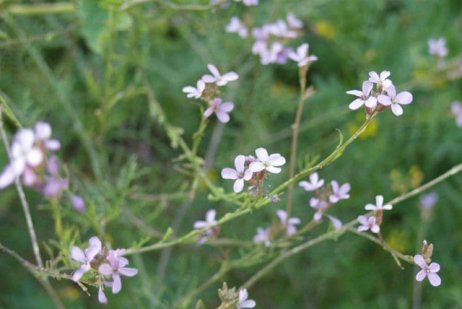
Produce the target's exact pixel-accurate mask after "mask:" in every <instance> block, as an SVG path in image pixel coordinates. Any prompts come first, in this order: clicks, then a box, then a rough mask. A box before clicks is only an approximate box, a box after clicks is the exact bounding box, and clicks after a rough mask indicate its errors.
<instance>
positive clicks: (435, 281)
mask: <svg viewBox="0 0 462 309" xmlns="http://www.w3.org/2000/svg"><path fill="white" fill-rule="evenodd" d="M427 277H428V281H430V284H431V285H433V286H440V285H441V278H440V276H438V274H435V273H428V274H427Z"/></svg>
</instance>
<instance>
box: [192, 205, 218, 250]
mask: <svg viewBox="0 0 462 309" xmlns="http://www.w3.org/2000/svg"><path fill="white" fill-rule="evenodd" d="M216 214H217V212H216V211H215V209H210V210H208V211H207V213H206V214H205V221H202V220H198V221H196V222H194V228H195V229H204V230H205V232H204V235H202V237H201V239H200V240H199V243H204V242H205V241H207V238H208V237H209V236H211V235H213V233H214V230H213V229H214V226H215V225H216V224H217V220H215V216H216Z"/></svg>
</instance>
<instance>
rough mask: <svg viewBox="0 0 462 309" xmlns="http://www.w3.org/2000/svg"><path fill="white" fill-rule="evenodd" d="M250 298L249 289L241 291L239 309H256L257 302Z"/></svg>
mask: <svg viewBox="0 0 462 309" xmlns="http://www.w3.org/2000/svg"><path fill="white" fill-rule="evenodd" d="M248 298H249V293H247V289H242V290H239V302H238V303H237V309H243V308H254V307H255V305H256V303H255V301H254V300H253V299H248Z"/></svg>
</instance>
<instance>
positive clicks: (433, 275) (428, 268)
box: [414, 254, 441, 286]
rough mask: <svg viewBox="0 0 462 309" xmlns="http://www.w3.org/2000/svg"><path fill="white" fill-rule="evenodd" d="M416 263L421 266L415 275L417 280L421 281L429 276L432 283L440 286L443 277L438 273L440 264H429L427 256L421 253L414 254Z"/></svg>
mask: <svg viewBox="0 0 462 309" xmlns="http://www.w3.org/2000/svg"><path fill="white" fill-rule="evenodd" d="M414 263H416V265H418V266H419V267H420V268H421V270H420V271H419V272H418V273H417V275H416V277H415V279H416V280H417V281H419V282H421V281H423V280H424V279H425V278H426V277H427V278H428V281H430V284H431V285H433V286H439V285H440V284H441V278H440V276H439V275H438V272H439V271H440V264H438V263H434V262H433V263H431V264H430V265H428V264H427V262H426V261H425V258H424V257H423V256H422V255H420V254H417V255H416V256H414Z"/></svg>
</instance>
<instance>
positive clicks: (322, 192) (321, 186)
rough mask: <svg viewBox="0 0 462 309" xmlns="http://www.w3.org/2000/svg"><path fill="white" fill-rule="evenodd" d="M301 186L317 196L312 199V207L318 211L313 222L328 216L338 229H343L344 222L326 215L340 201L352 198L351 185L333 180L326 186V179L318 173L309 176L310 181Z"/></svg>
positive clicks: (302, 183)
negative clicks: (321, 177)
mask: <svg viewBox="0 0 462 309" xmlns="http://www.w3.org/2000/svg"><path fill="white" fill-rule="evenodd" d="M299 186H300V187H302V188H303V189H304V190H305V191H308V192H314V194H315V197H312V198H311V199H310V206H311V207H312V208H314V209H315V210H316V212H315V214H314V216H313V220H315V221H321V219H322V217H323V216H326V217H327V218H328V219H329V220H330V221H331V223H332V225H333V226H334V227H335V228H336V229H339V228H341V227H342V222H341V221H340V220H339V219H337V218H335V217H333V216H330V215H325V212H326V211H327V210H328V209H329V208H330V207H332V206H333V205H334V204H336V203H338V202H339V201H341V200H347V199H349V198H350V194H349V192H350V190H351V185H350V184H349V183H344V184H342V185H340V184H339V183H338V182H337V181H336V180H333V181H331V183H330V185H325V181H324V179H320V178H319V175H318V173H313V174H311V175H310V176H309V181H306V180H304V181H301V182H300V183H299Z"/></svg>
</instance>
